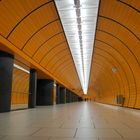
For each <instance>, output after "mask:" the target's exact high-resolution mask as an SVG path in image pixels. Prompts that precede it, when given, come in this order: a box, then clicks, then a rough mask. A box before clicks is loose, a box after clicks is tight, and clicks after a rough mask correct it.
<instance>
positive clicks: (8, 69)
mask: <svg viewBox="0 0 140 140" xmlns="http://www.w3.org/2000/svg"><path fill="white" fill-rule="evenodd" d="M13 58H14V57H13V55H11V54H8V53H5V52H3V51H0V112H7V111H10V108H11V92H12V73H13Z"/></svg>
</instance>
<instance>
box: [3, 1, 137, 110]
mask: <svg viewBox="0 0 140 140" xmlns="http://www.w3.org/2000/svg"><path fill="white" fill-rule="evenodd" d="M0 10H1V12H0V17H1V18H0V43H1V44H4V45H5V46H7V47H8V48H10V49H11V50H12V51H13V52H15V54H18V55H20V56H22V57H23V58H24V59H26V60H27V61H29V63H30V64H32V65H35V66H36V67H37V68H38V69H40V70H41V71H43V72H44V73H46V74H48V75H50V76H52V77H53V78H54V79H56V80H58V81H59V82H61V83H62V84H64V85H65V86H66V87H68V88H70V89H75V92H77V93H79V94H81V92H80V91H81V85H80V82H79V79H78V76H77V72H76V70H75V66H74V63H73V59H72V56H71V54H70V50H69V47H68V44H67V40H66V38H65V35H64V32H63V28H62V25H61V22H60V19H59V16H58V13H57V10H56V7H55V5H54V1H53V0H30V1H29V0H1V1H0ZM139 54H140V1H139V0H100V7H99V15H98V23H97V27H96V37H95V43H94V54H93V59H92V68H91V75H90V81H89V92H88V94H89V95H93V96H94V94H93V93H94V91H95V92H99V91H100V92H101V93H102V94H101V95H100V97H102V96H104V97H106V98H105V102H110V103H112V104H113V103H114V102H115V96H116V94H118V93H122V94H124V95H125V97H127V98H126V102H125V106H129V107H137V108H138V107H140V102H138V101H139V100H140V84H139V83H140V78H139V76H140V75H139V73H140V69H139V66H140V55H139ZM113 67H116V68H117V73H116V74H113V73H112V68H113ZM111 96H113V99H114V101H112V99H111V98H112V97H111ZM107 97H109V98H107Z"/></svg>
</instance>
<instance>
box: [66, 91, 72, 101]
mask: <svg viewBox="0 0 140 140" xmlns="http://www.w3.org/2000/svg"><path fill="white" fill-rule="evenodd" d="M66 103H71V91H70V90H68V89H66Z"/></svg>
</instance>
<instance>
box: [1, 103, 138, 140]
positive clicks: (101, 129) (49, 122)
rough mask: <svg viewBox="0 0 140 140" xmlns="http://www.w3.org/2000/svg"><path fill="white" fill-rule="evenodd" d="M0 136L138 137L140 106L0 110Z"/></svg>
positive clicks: (51, 139) (54, 139) (49, 139)
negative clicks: (134, 107) (5, 111)
mask: <svg viewBox="0 0 140 140" xmlns="http://www.w3.org/2000/svg"><path fill="white" fill-rule="evenodd" d="M0 140H140V110H133V109H128V108H121V107H115V106H109V105H103V104H98V103H93V102H81V103H69V104H64V105H55V106H47V107H37V108H36V109H28V110H21V111H13V112H10V113H1V114H0Z"/></svg>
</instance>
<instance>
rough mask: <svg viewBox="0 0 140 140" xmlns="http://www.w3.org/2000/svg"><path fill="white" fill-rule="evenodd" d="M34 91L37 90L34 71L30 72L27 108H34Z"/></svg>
mask: <svg viewBox="0 0 140 140" xmlns="http://www.w3.org/2000/svg"><path fill="white" fill-rule="evenodd" d="M36 89H37V72H36V70H34V69H31V70H30V85H29V100H28V107H29V108H35V106H36Z"/></svg>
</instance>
